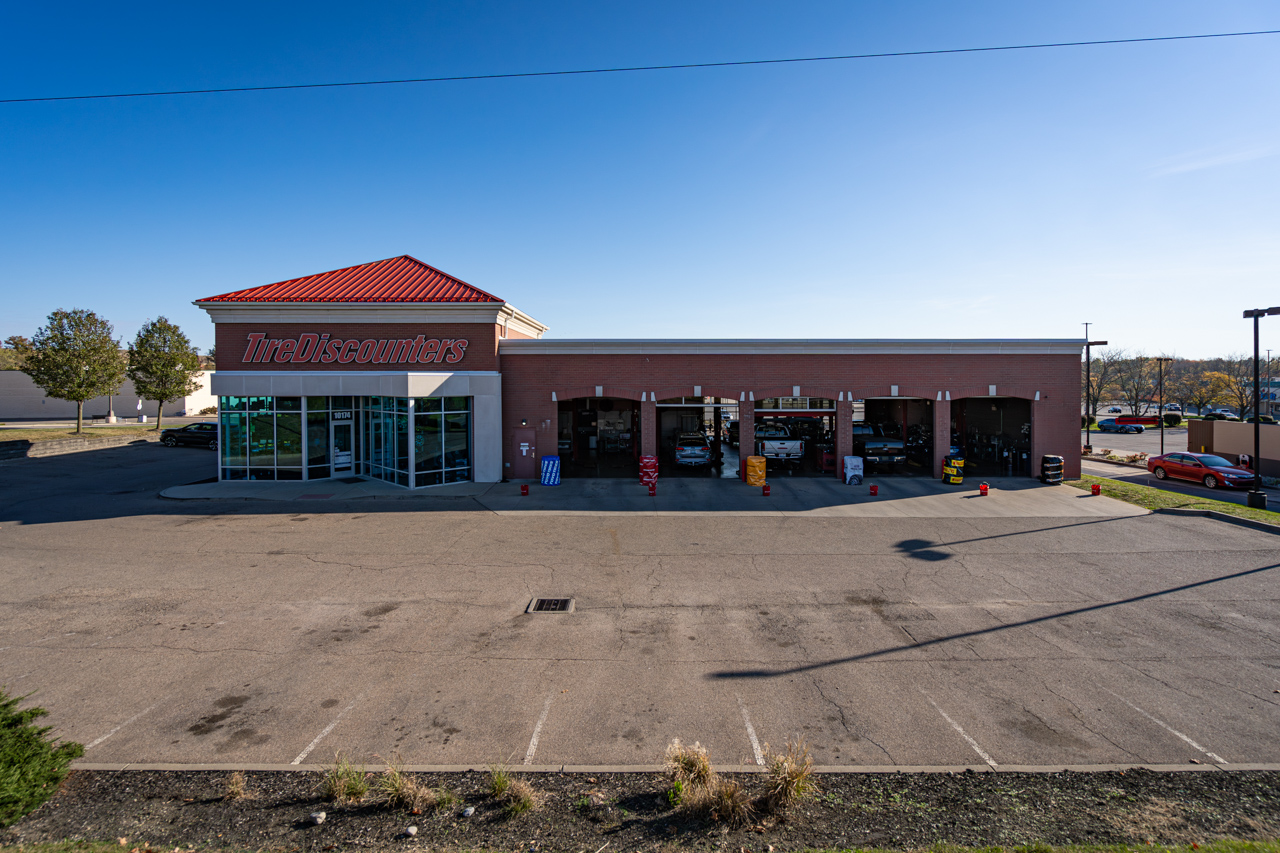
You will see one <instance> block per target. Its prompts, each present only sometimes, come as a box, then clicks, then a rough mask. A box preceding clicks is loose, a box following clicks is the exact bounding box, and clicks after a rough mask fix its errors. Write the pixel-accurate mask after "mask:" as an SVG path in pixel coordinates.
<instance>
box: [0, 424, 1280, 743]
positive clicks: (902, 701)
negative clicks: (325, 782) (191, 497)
mask: <svg viewBox="0 0 1280 853" xmlns="http://www.w3.org/2000/svg"><path fill="white" fill-rule="evenodd" d="M212 465H213V458H212V455H211V454H209V453H207V452H206V451H200V450H194V449H174V450H170V449H167V448H163V447H159V446H156V445H149V446H131V447H125V448H118V449H112V450H101V451H95V452H92V453H82V454H75V455H73V456H62V457H51V458H46V459H33V460H22V461H20V462H16V463H6V464H5V465H4V466H3V467H0V590H2V591H0V684H3V685H4V686H5V687H6V689H7V690H9V691H10V692H12V693H27V692H31V691H35V695H34V697H33V700H32V701H36V702H38V703H39V704H41V705H43V706H44V707H46V708H47V709H49V711H50V712H51V716H50V717H49V718H48V721H49V722H50V723H52V724H53V725H55V726H56V727H57V731H58V733H59V734H60V735H62V736H64V737H68V738H72V739H75V740H78V741H80V742H82V743H84V744H86V746H87V747H88V752H87V754H86V757H85V761H86V762H89V763H125V762H131V763H179V764H192V763H216V764H235V765H254V764H274V765H288V764H290V763H293V762H297V763H311V762H323V761H326V760H329V759H331V758H332V756H333V753H334V750H336V749H344V750H348V751H349V752H351V753H352V754H353V755H355V756H356V757H357V758H366V759H370V760H372V759H373V757H374V756H382V757H390V756H392V755H395V754H398V755H399V756H400V757H402V758H403V759H404V760H405V761H406V762H408V763H410V764H417V765H436V766H443V765H477V764H486V763H490V762H503V761H509V762H510V763H512V764H514V765H521V764H525V763H527V764H529V765H531V766H561V765H619V764H621V765H648V764H653V763H656V762H657V761H658V758H659V756H660V754H661V751H662V749H663V747H664V746H665V745H666V743H667V742H668V741H669V740H670V739H671V738H674V737H679V738H681V739H683V740H687V741H694V740H697V741H701V742H702V743H703V744H705V745H707V746H708V747H709V748H710V750H711V753H712V756H713V758H714V759H715V760H716V761H717V762H718V763H721V764H724V765H735V764H740V763H745V764H753V763H756V762H757V760H758V757H759V751H760V749H762V748H763V744H764V743H765V742H768V743H770V744H773V745H775V746H776V745H780V744H781V743H782V742H783V741H784V740H785V739H786V738H788V737H794V736H797V735H802V736H804V737H805V738H806V739H807V740H808V743H809V745H810V748H811V749H812V751H813V753H814V756H815V758H816V760H817V761H818V763H819V764H822V765H835V766H841V765H844V766H848V765H862V766H880V767H890V766H896V767H917V766H926V765H960V764H965V765H971V764H976V765H981V766H997V767H1001V768H1008V767H1013V766H1023V765H1034V766H1049V765H1063V766H1065V765H1073V766H1074V765H1098V764H1112V763H1125V764H1129V763H1154V764H1188V763H1190V762H1193V761H1195V762H1200V763H1204V764H1211V763H1228V764H1231V765H1240V764H1248V763H1260V762H1265V763H1274V762H1280V738H1277V737H1276V735H1275V732H1276V731H1277V730H1280V726H1278V724H1280V702H1277V700H1278V699H1280V693H1277V692H1276V691H1280V620H1277V610H1276V603H1277V593H1276V591H1275V590H1276V588H1277V585H1276V578H1277V572H1278V571H1280V539H1277V537H1275V536H1274V535H1272V534H1268V533H1263V532H1259V531H1255V530H1251V529H1248V528H1243V527H1238V526H1234V525H1230V524H1225V523H1222V522H1218V521H1214V520H1210V519H1202V518H1188V517H1170V516H1160V515H1134V514H1133V513H1132V508H1130V507H1127V506H1125V505H1119V504H1116V505H1115V506H1116V509H1115V511H1114V513H1111V512H1109V511H1107V510H1106V507H1107V506H1108V505H1109V504H1111V502H1110V501H1107V499H1096V501H1100V502H1094V503H1089V500H1093V499H1086V500H1084V501H1083V502H1081V503H1079V504H1078V505H1079V506H1080V507H1082V509H1080V510H1079V511H1078V512H1076V511H1074V510H1072V509H1071V506H1070V505H1069V504H1068V503H1065V502H1064V503H1063V504H1062V505H1063V507H1064V509H1063V510H1062V512H1063V513H1064V514H1063V515H1060V516H1057V517H1054V516H1045V515H1039V516H1030V517H1019V516H1016V515H998V516H993V515H969V516H965V517H961V516H958V515H953V516H947V515H938V514H936V512H935V510H928V512H929V513H931V514H929V515H915V516H912V515H907V514H902V513H900V514H897V515H894V514H883V515H879V516H866V515H857V514H852V515H849V514H839V513H836V514H834V515H833V514H832V513H830V512H808V513H806V512H789V513H778V512H775V511H764V512H751V511H734V512H719V511H713V510H708V511H705V512H701V511H698V510H697V509H696V508H687V509H685V510H683V511H681V512H673V513H666V514H657V513H651V514H640V513H629V512H610V511H609V510H610V505H609V502H608V495H603V496H598V497H596V498H593V499H592V500H591V501H589V502H587V503H588V507H587V508H583V507H575V508H573V509H572V511H564V512H560V511H556V510H555V509H554V507H553V508H550V509H548V508H545V507H544V508H542V509H540V510H538V511H526V510H523V509H521V506H522V505H521V504H519V503H518V502H517V501H515V500H514V499H511V500H508V498H506V497H505V496H504V494H505V493H504V494H498V493H496V492H495V493H493V494H492V495H488V496H480V497H476V496H471V497H468V496H451V497H440V498H428V499H416V500H378V499H371V498H365V499H360V500H324V501H303V500H293V501H276V502H271V501H245V500H201V501H174V500H165V499H163V498H160V497H159V496H158V493H159V491H160V490H161V489H164V488H167V487H170V486H173V485H176V484H181V483H189V482H195V481H199V480H201V479H204V478H206V477H208V476H209V475H210V474H211V471H212ZM684 482H686V483H691V484H697V485H698V487H699V488H720V489H728V490H733V489H745V488H746V487H745V486H743V485H742V484H740V483H736V482H733V481H725V482H716V481H700V480H686V481H684ZM637 488H638V487H637ZM1057 488H1058V489H1063V490H1065V489H1066V488H1067V487H1057ZM1035 491H1036V490H1032V491H1029V492H1027V495H1029V496H1032V497H1034V495H1035ZM725 494H726V495H728V494H730V493H729V492H725ZM850 494H852V493H850ZM1059 494H1067V493H1066V492H1065V491H1063V492H1060V493H1059ZM921 497H925V498H927V497H928V496H921ZM1032 497H1028V498H1027V500H1031V499H1032ZM965 499H966V498H965V497H964V496H958V497H956V498H955V505H956V506H959V505H960V501H961V500H965ZM1005 499H1007V500H1010V501H1013V502H1014V503H1015V504H1016V502H1017V501H1018V500H1020V499H1021V498H1019V496H1018V495H1017V494H1014V493H1012V492H1011V493H1010V495H1009V496H1006V498H1005ZM504 500H508V503H506V504H501V502H502V501H504ZM486 501H488V505H486ZM1103 502H1105V503H1103ZM499 504H501V505H499ZM926 504H927V505H928V506H931V507H935V508H936V506H937V502H936V501H934V502H932V503H930V502H929V501H928V500H922V501H919V502H918V505H920V506H925V505H926ZM901 505H902V506H906V505H908V504H907V502H906V499H904V501H903V503H902V504H901ZM1086 507H1087V509H1085V508H1086ZM828 509H829V508H828ZM537 597H572V598H573V599H574V600H575V609H574V611H573V612H572V613H553V614H528V613H526V612H525V609H526V607H527V605H528V604H529V603H530V600H531V599H533V598H537Z"/></svg>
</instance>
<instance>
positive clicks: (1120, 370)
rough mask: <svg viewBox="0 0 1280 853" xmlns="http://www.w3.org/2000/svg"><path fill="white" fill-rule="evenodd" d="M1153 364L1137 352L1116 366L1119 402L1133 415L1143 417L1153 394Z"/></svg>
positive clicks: (1154, 372) (1144, 355) (1149, 359)
mask: <svg viewBox="0 0 1280 853" xmlns="http://www.w3.org/2000/svg"><path fill="white" fill-rule="evenodd" d="M1155 376H1156V371H1155V363H1154V362H1152V360H1151V357H1150V356H1148V355H1147V354H1145V353H1142V352H1138V353H1134V354H1133V355H1131V356H1129V357H1127V358H1125V359H1123V360H1122V361H1120V362H1119V363H1118V364H1117V365H1116V387H1117V388H1118V389H1119V391H1120V401H1121V402H1122V403H1124V404H1125V405H1126V406H1128V407H1129V411H1130V412H1131V413H1132V414H1133V415H1135V416H1138V415H1145V414H1146V413H1147V409H1148V407H1149V406H1150V405H1151V395H1152V394H1153V393H1154V392H1155Z"/></svg>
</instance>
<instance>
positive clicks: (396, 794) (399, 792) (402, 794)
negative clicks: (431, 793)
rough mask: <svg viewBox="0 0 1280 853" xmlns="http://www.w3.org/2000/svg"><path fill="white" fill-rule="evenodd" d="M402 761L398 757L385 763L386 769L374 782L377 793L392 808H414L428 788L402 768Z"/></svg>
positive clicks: (417, 805) (418, 804) (419, 803)
mask: <svg viewBox="0 0 1280 853" xmlns="http://www.w3.org/2000/svg"><path fill="white" fill-rule="evenodd" d="M403 767H404V763H403V762H402V761H400V760H399V759H398V758H397V759H396V760H394V761H392V762H389V763H388V764H387V769H386V770H383V771H382V773H381V774H379V776H378V778H377V780H376V781H375V782H374V789H375V790H376V791H377V792H378V795H379V796H380V797H381V798H382V799H383V800H385V801H386V803H387V805H389V806H391V807H392V808H401V809H416V808H420V807H421V805H422V801H423V798H424V796H425V794H426V793H427V790H428V789H425V788H423V787H422V786H421V785H419V784H418V781H417V780H416V779H414V778H413V777H412V776H410V775H409V774H407V773H405V772H404V770H403Z"/></svg>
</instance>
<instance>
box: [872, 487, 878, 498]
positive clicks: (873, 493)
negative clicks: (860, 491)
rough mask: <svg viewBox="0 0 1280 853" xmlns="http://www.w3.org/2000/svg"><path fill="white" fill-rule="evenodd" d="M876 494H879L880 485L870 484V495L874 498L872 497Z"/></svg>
mask: <svg viewBox="0 0 1280 853" xmlns="http://www.w3.org/2000/svg"><path fill="white" fill-rule="evenodd" d="M878 494H880V487H879V486H877V485H875V484H872V486H871V497H873V498H874V497H875V496H876V495H878Z"/></svg>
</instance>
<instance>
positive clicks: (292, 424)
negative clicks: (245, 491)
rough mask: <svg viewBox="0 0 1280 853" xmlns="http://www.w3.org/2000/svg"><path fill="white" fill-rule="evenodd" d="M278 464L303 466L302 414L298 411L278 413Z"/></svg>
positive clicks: (283, 466) (293, 466) (295, 466)
mask: <svg viewBox="0 0 1280 853" xmlns="http://www.w3.org/2000/svg"><path fill="white" fill-rule="evenodd" d="M293 399H294V400H297V399H298V398H297V397H294V398H293ZM276 465H277V466H279V467H282V468H301V467H302V415H300V414H298V413H296V412H280V413H278V414H277V415H276Z"/></svg>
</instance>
